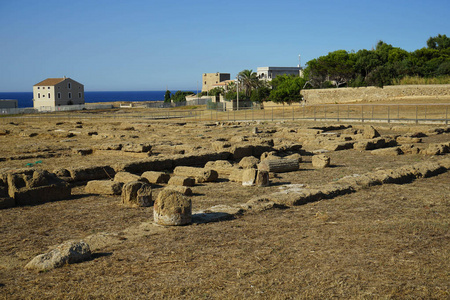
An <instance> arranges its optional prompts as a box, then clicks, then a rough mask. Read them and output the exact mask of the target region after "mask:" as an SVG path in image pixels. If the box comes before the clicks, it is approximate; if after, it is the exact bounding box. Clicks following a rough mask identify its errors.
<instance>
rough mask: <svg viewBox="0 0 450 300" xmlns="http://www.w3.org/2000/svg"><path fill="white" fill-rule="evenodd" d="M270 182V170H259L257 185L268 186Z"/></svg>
mask: <svg viewBox="0 0 450 300" xmlns="http://www.w3.org/2000/svg"><path fill="white" fill-rule="evenodd" d="M269 184H270V181H269V172H267V171H261V170H258V173H257V174H256V181H255V185H256V186H259V187H263V186H268V185H269Z"/></svg>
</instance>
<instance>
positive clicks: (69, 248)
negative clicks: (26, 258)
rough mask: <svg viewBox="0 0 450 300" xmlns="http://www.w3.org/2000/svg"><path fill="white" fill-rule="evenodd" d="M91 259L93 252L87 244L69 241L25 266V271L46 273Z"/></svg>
mask: <svg viewBox="0 0 450 300" xmlns="http://www.w3.org/2000/svg"><path fill="white" fill-rule="evenodd" d="M90 257H91V250H90V248H89V245H88V244H87V243H85V242H83V241H79V242H76V241H68V242H65V243H62V244H61V245H59V246H58V247H56V249H53V250H51V251H50V252H48V253H45V254H40V255H38V256H36V257H35V258H33V259H32V260H31V261H30V262H29V263H28V264H27V265H26V266H25V269H28V270H37V271H46V270H50V269H54V268H59V267H62V266H64V265H66V264H73V263H78V262H82V261H85V260H88V259H90Z"/></svg>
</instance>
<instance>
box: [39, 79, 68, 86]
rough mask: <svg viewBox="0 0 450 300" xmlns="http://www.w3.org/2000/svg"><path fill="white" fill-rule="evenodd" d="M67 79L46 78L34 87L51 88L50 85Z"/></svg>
mask: <svg viewBox="0 0 450 300" xmlns="http://www.w3.org/2000/svg"><path fill="white" fill-rule="evenodd" d="M66 79H67V78H47V79H45V80H43V81H41V82H39V83H36V84H35V85H34V86H52V85H56V84H58V83H60V82H62V81H64V80H66Z"/></svg>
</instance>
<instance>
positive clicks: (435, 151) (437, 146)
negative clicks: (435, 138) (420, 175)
mask: <svg viewBox="0 0 450 300" xmlns="http://www.w3.org/2000/svg"><path fill="white" fill-rule="evenodd" d="M449 150H450V147H449V145H448V143H434V144H429V145H428V148H426V149H424V150H423V151H422V153H423V154H425V155H442V154H445V153H448V152H449Z"/></svg>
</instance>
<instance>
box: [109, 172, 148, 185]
mask: <svg viewBox="0 0 450 300" xmlns="http://www.w3.org/2000/svg"><path fill="white" fill-rule="evenodd" d="M114 181H116V182H121V183H128V182H131V181H146V179H143V178H142V177H141V176H138V175H135V174H131V173H129V172H117V173H116V175H115V176H114Z"/></svg>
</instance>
